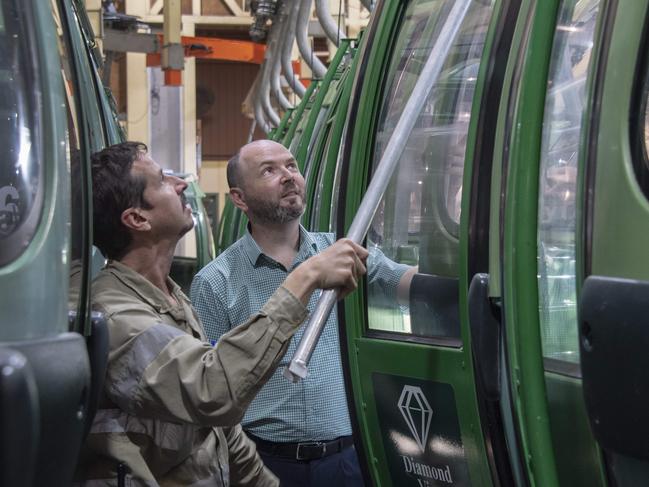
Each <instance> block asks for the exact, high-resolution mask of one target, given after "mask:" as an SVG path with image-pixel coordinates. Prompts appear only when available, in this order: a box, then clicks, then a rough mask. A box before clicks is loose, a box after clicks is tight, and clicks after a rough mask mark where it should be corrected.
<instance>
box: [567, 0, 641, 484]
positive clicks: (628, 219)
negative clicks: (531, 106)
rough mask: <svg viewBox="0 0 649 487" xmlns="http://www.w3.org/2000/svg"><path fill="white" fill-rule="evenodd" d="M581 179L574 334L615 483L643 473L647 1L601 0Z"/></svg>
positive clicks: (637, 480)
mask: <svg viewBox="0 0 649 487" xmlns="http://www.w3.org/2000/svg"><path fill="white" fill-rule="evenodd" d="M605 34H606V35H605V48H606V49H605V51H604V52H603V53H602V56H601V59H600V67H599V70H598V73H597V74H598V78H597V82H596V84H595V86H594V93H593V107H594V108H593V113H592V116H591V119H592V127H591V131H590V137H589V140H588V146H587V149H588V157H587V160H586V164H587V166H586V173H585V175H586V177H585V180H584V186H585V191H584V196H585V198H584V232H583V246H582V248H581V249H580V251H581V257H582V258H581V262H580V263H581V266H582V268H583V273H584V276H585V280H584V281H583V283H582V286H581V292H580V296H579V325H580V328H579V344H580V354H581V369H582V375H583V387H584V397H585V399H586V406H587V410H588V414H589V418H590V424H591V428H592V430H593V433H594V435H595V438H596V439H597V440H598V442H599V444H600V445H601V447H602V450H603V453H604V457H605V459H606V464H607V467H608V469H607V470H608V474H609V476H610V477H611V478H612V479H614V481H615V484H616V485H620V486H631V485H646V483H647V479H649V442H648V441H647V438H648V437H649V416H648V415H647V411H648V410H649V387H648V384H649V381H647V369H648V367H649V361H648V359H647V357H649V354H648V353H647V350H648V347H649V321H648V317H649V259H647V249H648V248H649V157H648V156H647V153H648V150H647V147H648V141H649V137H648V135H649V129H648V127H649V120H648V117H647V107H648V103H647V100H648V98H649V55H648V53H649V50H648V46H649V2H647V1H634V2H610V5H609V9H608V12H607V17H606V23H605Z"/></svg>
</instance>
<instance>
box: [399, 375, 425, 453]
mask: <svg viewBox="0 0 649 487" xmlns="http://www.w3.org/2000/svg"><path fill="white" fill-rule="evenodd" d="M398 406H399V411H401V415H402V416H403V419H404V420H405V421H406V424H407V425H408V429H410V432H411V433H412V436H413V437H414V438H415V441H416V442H417V445H419V448H421V451H422V453H423V452H424V451H425V450H426V442H427V441H428V431H429V429H430V421H431V420H432V419H433V410H432V408H431V407H430V404H428V401H427V400H426V396H424V393H423V391H422V390H421V388H419V387H417V386H409V385H405V386H403V390H402V391H401V397H400V398H399V402H398Z"/></svg>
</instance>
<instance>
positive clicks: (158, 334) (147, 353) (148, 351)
mask: <svg viewBox="0 0 649 487" xmlns="http://www.w3.org/2000/svg"><path fill="white" fill-rule="evenodd" d="M184 335H187V333H185V332H184V331H182V330H179V329H178V328H174V327H173V326H169V325H165V324H163V323H158V324H156V325H153V326H151V327H149V328H147V329H146V330H145V331H143V332H142V333H140V334H139V335H138V336H136V337H135V338H134V339H133V340H132V341H131V342H130V343H129V345H128V350H127V351H126V352H125V353H124V354H123V355H122V356H120V357H119V359H117V360H116V361H115V363H114V364H113V365H112V366H111V369H112V371H111V375H112V383H111V384H110V385H109V389H110V391H111V392H112V393H113V394H114V395H115V397H113V398H112V399H113V400H114V401H115V402H116V403H117V405H118V406H120V407H121V408H123V409H125V410H127V411H128V410H129V409H130V407H129V405H130V403H131V401H132V399H133V397H134V395H135V392H136V389H137V387H138V384H139V382H140V379H141V378H142V375H143V374H144V371H145V370H146V368H147V367H148V366H149V364H151V362H153V361H154V360H155V359H156V357H157V356H158V355H159V354H160V352H162V350H164V348H165V347H166V346H167V345H169V343H170V342H171V341H172V340H173V339H175V338H176V337H179V336H184Z"/></svg>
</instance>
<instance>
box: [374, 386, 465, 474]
mask: <svg viewBox="0 0 649 487" xmlns="http://www.w3.org/2000/svg"><path fill="white" fill-rule="evenodd" d="M372 382H373V384H374V394H375V398H376V407H377V412H378V416H379V421H380V425H381V426H380V427H381V437H382V439H383V445H384V447H385V455H386V457H387V461H388V467H389V470H390V475H391V477H392V484H393V485H395V486H396V485H398V486H399V487H401V486H403V487H406V486H417V487H427V486H430V487H432V486H441V485H461V486H468V485H471V483H470V481H469V472H468V468H467V464H466V457H465V454H464V446H463V445H462V438H461V436H460V425H459V422H458V418H457V409H456V406H455V395H454V393H453V388H452V387H451V385H450V384H445V383H441V382H430V381H423V380H419V379H412V378H410V377H401V376H397V375H387V374H379V373H374V374H372Z"/></svg>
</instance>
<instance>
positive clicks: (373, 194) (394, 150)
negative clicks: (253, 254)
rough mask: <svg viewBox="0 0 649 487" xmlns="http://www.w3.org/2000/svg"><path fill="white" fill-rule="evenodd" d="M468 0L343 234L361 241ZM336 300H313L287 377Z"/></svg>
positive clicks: (440, 42) (299, 375)
mask: <svg viewBox="0 0 649 487" xmlns="http://www.w3.org/2000/svg"><path fill="white" fill-rule="evenodd" d="M470 3H471V0H456V2H455V3H454V4H453V7H452V8H451V11H450V12H449V14H448V18H447V21H446V22H445V23H444V26H443V27H442V30H441V32H440V33H439V37H438V38H437V41H436V42H435V45H434V46H433V48H432V49H431V51H430V54H429V55H428V60H427V61H426V64H425V65H424V68H423V69H422V71H421V73H420V75H419V79H418V80H417V83H416V84H415V86H414V88H413V90H412V92H411V95H410V98H409V99H408V102H407V103H406V106H405V108H404V109H403V112H402V113H401V117H400V118H399V121H398V122H397V125H396V126H395V128H394V131H393V132H392V135H391V136H390V140H389V141H388V143H387V144H386V146H385V147H386V149H385V152H384V153H383V155H382V156H381V160H380V161H379V164H378V165H377V167H376V170H375V171H374V175H373V176H372V180H371V181H370V184H369V186H368V188H367V190H366V192H365V196H363V200H362V201H361V204H360V206H359V208H358V211H357V213H356V216H354V220H353V221H352V224H351V226H350V227H349V231H348V233H347V238H349V239H350V240H352V241H354V242H356V243H360V242H362V241H363V239H364V238H365V235H366V234H367V231H368V229H369V227H370V224H371V223H372V218H374V214H375V212H376V209H377V207H378V205H379V203H380V201H381V198H382V197H383V194H384V193H385V190H386V189H387V187H388V184H389V183H390V179H391V178H392V173H393V172H394V170H395V168H396V167H397V164H398V162H399V160H400V159H401V156H402V154H403V151H404V149H405V147H406V143H407V142H408V137H409V136H410V133H411V132H412V129H413V128H414V126H415V124H416V123H417V120H418V118H419V114H420V113H421V110H422V108H423V107H424V106H425V105H426V100H427V99H428V97H429V96H430V92H431V90H432V88H433V86H435V84H436V83H437V80H438V79H439V75H440V73H441V72H442V67H443V64H444V62H445V61H446V58H447V56H448V53H449V51H450V49H451V46H452V44H453V39H454V38H455V36H456V35H457V33H458V31H459V29H460V26H461V25H462V20H463V19H464V17H465V15H466V12H467V11H468V9H469V4H470ZM337 300H338V293H337V291H336V290H327V291H323V292H322V294H321V295H320V298H319V299H318V304H316V307H315V309H314V310H313V313H311V316H310V317H309V322H308V323H307V325H306V328H305V331H304V335H302V339H301V340H300V343H299V345H298V347H297V350H296V351H295V354H294V355H293V358H292V359H291V362H290V363H289V365H288V367H286V368H285V369H284V376H285V377H286V378H287V379H289V380H290V381H292V382H298V381H299V380H300V379H304V378H305V377H306V376H307V373H308V365H309V361H310V360H311V355H312V354H313V350H314V349H315V347H316V345H317V344H318V340H319V338H320V335H321V334H322V330H323V329H324V324H325V322H326V321H327V318H328V316H329V314H330V313H331V310H332V309H333V307H334V305H335V304H336V301H337Z"/></svg>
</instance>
